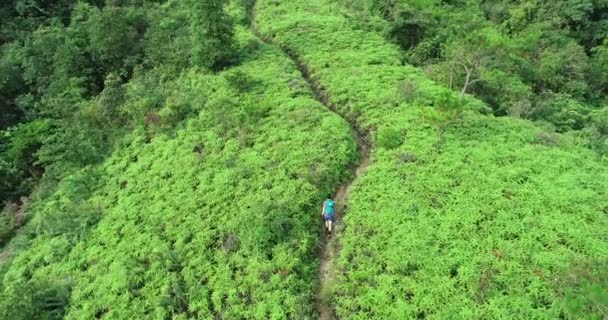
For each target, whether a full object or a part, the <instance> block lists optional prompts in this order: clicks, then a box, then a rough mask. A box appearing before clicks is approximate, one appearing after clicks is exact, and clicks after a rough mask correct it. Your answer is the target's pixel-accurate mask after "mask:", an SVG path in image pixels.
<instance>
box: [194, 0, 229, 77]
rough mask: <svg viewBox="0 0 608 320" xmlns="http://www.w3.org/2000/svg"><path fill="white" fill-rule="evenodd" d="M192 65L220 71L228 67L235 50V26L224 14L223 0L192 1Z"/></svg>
mask: <svg viewBox="0 0 608 320" xmlns="http://www.w3.org/2000/svg"><path fill="white" fill-rule="evenodd" d="M189 4H190V8H191V15H190V21H191V25H190V27H191V36H192V56H191V60H192V63H193V64H195V65H198V66H201V67H206V68H212V69H220V68H222V67H224V66H226V65H228V64H229V62H230V60H231V58H232V55H233V51H234V48H235V43H234V39H233V37H234V26H233V23H232V19H231V18H230V17H229V16H228V15H227V14H226V12H225V11H224V4H225V1H224V0H203V1H200V0H190V2H189Z"/></svg>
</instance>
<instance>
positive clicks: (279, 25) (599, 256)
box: [256, 0, 608, 319]
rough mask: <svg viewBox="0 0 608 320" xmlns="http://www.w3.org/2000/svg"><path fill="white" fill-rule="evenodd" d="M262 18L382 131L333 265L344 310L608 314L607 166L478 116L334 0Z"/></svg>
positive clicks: (518, 127)
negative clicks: (352, 21)
mask: <svg viewBox="0 0 608 320" xmlns="http://www.w3.org/2000/svg"><path fill="white" fill-rule="evenodd" d="M256 12H257V21H256V24H257V26H258V27H259V29H260V31H261V33H262V34H264V35H265V36H267V37H269V38H271V39H272V40H273V41H275V42H276V43H277V44H279V45H281V46H284V47H286V48H287V49H289V50H290V51H291V52H293V53H294V54H295V55H297V56H299V59H300V60H301V61H302V62H303V63H304V64H305V65H307V66H308V68H309V69H310V70H309V71H310V73H311V75H312V76H313V77H314V78H316V79H317V81H318V82H319V83H320V85H321V86H322V87H323V88H324V90H325V91H326V94H327V95H328V96H329V99H330V101H331V102H332V103H334V104H336V105H337V106H338V107H340V109H341V112H343V113H344V114H345V115H347V116H354V117H356V119H357V121H359V123H360V125H362V126H363V127H365V128H367V129H368V130H370V132H371V134H372V136H373V137H374V138H375V139H376V144H375V149H374V151H373V153H372V165H371V166H370V167H369V169H368V171H367V172H366V173H365V175H364V176H363V178H362V179H361V180H360V181H359V183H358V185H357V186H356V187H355V188H354V189H353V191H352V192H351V194H350V199H349V206H348V208H349V209H348V212H347V215H346V217H345V224H346V229H345V232H344V233H343V234H342V238H341V240H340V242H341V248H342V250H341V253H340V258H339V261H338V263H337V265H335V266H334V267H335V268H337V269H338V270H339V276H338V280H337V284H336V285H335V287H334V290H333V293H334V295H333V303H334V306H335V308H336V310H337V313H338V316H340V317H341V318H345V319H369V318H377V319H402V318H432V319H446V318H448V319H449V318H465V319H468V318H484V319H487V318H491V319H495V318H522V319H532V318H541V319H553V318H558V317H563V318H580V317H589V318H596V319H597V318H601V317H602V316H603V315H605V312H606V310H607V308H608V306H607V305H606V301H608V292H607V290H608V283H607V281H608V279H607V278H606V275H605V273H603V272H602V271H601V270H602V268H603V266H605V265H606V257H607V256H608V246H607V245H606V242H605V236H604V234H605V230H607V229H608V221H607V220H606V210H607V207H606V199H607V194H606V190H608V179H607V178H608V170H607V169H606V166H605V163H603V162H602V161H601V160H599V158H598V157H597V155H596V154H595V153H593V152H592V151H590V150H588V149H586V148H581V147H578V146H576V145H574V144H573V143H572V142H571V141H570V139H568V138H567V137H566V136H561V135H556V134H551V133H546V132H544V131H543V130H542V129H540V128H537V127H535V126H533V125H532V124H531V123H529V122H525V121H521V120H516V119H511V118H494V117H492V116H485V115H482V114H481V113H485V112H487V107H485V106H484V105H483V104H481V103H480V102H478V101H476V100H473V99H468V98H465V100H463V101H460V100H459V98H458V94H455V93H452V92H450V91H448V90H446V89H444V88H442V87H440V86H438V85H435V84H434V83H432V82H431V81H429V80H427V79H425V78H424V77H423V76H422V75H421V74H420V73H419V72H418V71H417V70H416V69H414V68H412V67H410V66H407V65H402V64H401V62H400V53H399V49H398V48H397V47H396V46H393V45H390V44H387V43H386V42H385V40H383V38H382V36H381V34H379V33H374V32H371V31H364V30H360V29H357V28H355V27H353V26H351V24H350V22H349V20H347V19H346V18H344V16H343V15H342V12H341V11H340V8H339V7H337V6H336V5H332V4H331V3H330V2H329V1H324V0H313V1H306V2H292V1H276V0H261V1H259V2H258V7H257V10H256ZM400 133H403V136H401V135H400ZM401 142H403V143H402V144H401Z"/></svg>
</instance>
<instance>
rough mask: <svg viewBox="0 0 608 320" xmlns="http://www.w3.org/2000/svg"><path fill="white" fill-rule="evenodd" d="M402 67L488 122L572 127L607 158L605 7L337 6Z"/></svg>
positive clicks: (392, 2)
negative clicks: (461, 99)
mask: <svg viewBox="0 0 608 320" xmlns="http://www.w3.org/2000/svg"><path fill="white" fill-rule="evenodd" d="M339 2H340V3H342V4H344V5H345V6H346V7H348V8H349V10H348V13H347V15H348V16H349V17H350V18H351V19H350V20H351V21H352V23H354V24H356V25H357V26H358V27H361V28H363V29H367V30H370V29H371V30H380V31H381V33H382V34H383V35H385V37H386V38H388V39H390V40H392V41H393V42H394V43H396V44H398V45H399V46H400V47H401V49H402V52H403V58H402V59H403V60H404V61H405V62H407V63H409V64H412V65H415V66H420V67H421V68H423V69H424V70H425V72H426V74H427V75H429V76H430V77H431V78H432V79H434V80H436V81H437V82H439V83H442V84H444V85H446V86H448V87H450V88H452V89H454V90H458V91H460V92H461V94H465V93H469V94H473V95H475V96H476V97H478V98H479V99H481V100H483V101H484V102H485V103H486V104H487V105H488V106H490V107H491V108H492V111H493V113H494V114H495V115H498V116H505V115H509V116H513V117H518V118H523V119H530V120H535V121H543V122H547V123H549V124H551V126H553V127H554V128H555V130H556V131H558V132H567V131H572V130H575V131H577V132H576V134H577V135H580V136H581V137H586V138H587V139H588V145H589V146H590V147H591V148H593V149H595V150H596V151H598V152H600V153H601V154H606V153H607V152H608V139H607V137H608V132H606V130H605V119H606V118H605V115H606V113H607V112H608V109H607V108H608V100H607V95H608V77H607V76H606V75H607V74H608V63H607V62H608V38H607V35H608V2H607V1H604V0H569V1H544V0H543V1H536V0H533V1H509V0H507V1H501V0H483V1H477V0H474V1H473V0H462V1H434V0H417V1H410V0H403V1H401V0H340V1H339Z"/></svg>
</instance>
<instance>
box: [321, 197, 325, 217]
mask: <svg viewBox="0 0 608 320" xmlns="http://www.w3.org/2000/svg"><path fill="white" fill-rule="evenodd" d="M321 215H322V216H325V201H323V210H321Z"/></svg>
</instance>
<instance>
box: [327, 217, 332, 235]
mask: <svg viewBox="0 0 608 320" xmlns="http://www.w3.org/2000/svg"><path fill="white" fill-rule="evenodd" d="M331 222H332V221H331V220H328V221H327V231H329V232H331Z"/></svg>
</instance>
